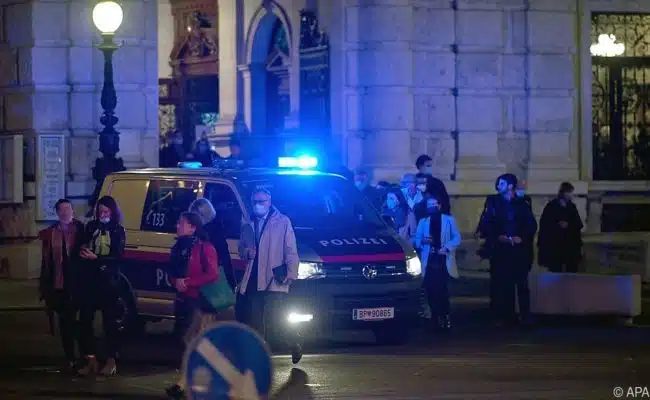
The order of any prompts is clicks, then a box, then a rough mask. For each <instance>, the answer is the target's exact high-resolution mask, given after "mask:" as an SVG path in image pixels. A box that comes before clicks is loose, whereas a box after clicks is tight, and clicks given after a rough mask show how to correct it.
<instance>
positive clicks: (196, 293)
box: [165, 212, 234, 399]
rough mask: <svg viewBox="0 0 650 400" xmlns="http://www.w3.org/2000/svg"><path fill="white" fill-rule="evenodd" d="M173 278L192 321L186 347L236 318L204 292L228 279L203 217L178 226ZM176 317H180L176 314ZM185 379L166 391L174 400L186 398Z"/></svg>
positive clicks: (185, 216)
mask: <svg viewBox="0 0 650 400" xmlns="http://www.w3.org/2000/svg"><path fill="white" fill-rule="evenodd" d="M169 261H170V262H169V271H168V273H169V277H170V280H171V282H172V284H173V285H174V288H175V289H176V299H175V303H176V304H177V305H179V304H182V306H180V307H179V308H177V309H176V311H177V312H178V311H179V309H180V310H182V311H183V313H184V314H185V315H184V316H183V317H184V318H187V319H188V320H189V321H190V324H189V325H187V328H186V329H184V332H183V344H184V347H186V346H187V345H189V344H190V343H192V341H194V340H195V339H196V337H197V336H199V335H200V333H201V332H202V331H203V330H204V329H206V328H207V327H208V326H209V325H210V324H213V323H215V322H219V321H228V320H233V319H234V310H233V308H232V307H231V306H229V307H225V306H224V307H221V308H220V309H216V308H215V307H214V306H213V305H212V304H211V303H210V301H209V300H207V298H206V297H205V295H204V294H203V293H202V289H203V288H204V287H206V286H208V285H212V284H214V283H215V282H218V281H219V280H221V279H226V277H225V276H223V275H222V274H221V271H223V270H222V269H221V268H219V255H218V252H217V250H216V249H215V247H214V246H213V245H212V244H211V243H210V238H209V236H208V234H207V233H206V231H205V230H204V221H203V218H202V217H201V216H200V215H199V214H197V213H193V212H184V213H182V214H181V216H180V217H179V219H178V223H177V224H176V243H174V246H173V247H172V249H171V252H170V255H169ZM176 316H179V315H178V314H176ZM185 383H186V382H185V380H184V378H183V377H182V376H181V377H180V379H179V380H178V381H177V383H176V384H175V385H173V386H171V387H169V388H167V389H166V390H165V392H166V393H167V396H169V397H170V398H172V399H184V398H186V397H185Z"/></svg>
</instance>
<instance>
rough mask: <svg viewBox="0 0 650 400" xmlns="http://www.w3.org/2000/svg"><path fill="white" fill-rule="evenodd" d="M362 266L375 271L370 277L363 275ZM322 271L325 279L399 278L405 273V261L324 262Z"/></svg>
mask: <svg viewBox="0 0 650 400" xmlns="http://www.w3.org/2000/svg"><path fill="white" fill-rule="evenodd" d="M364 267H368V268H367V269H371V270H374V271H376V275H375V276H374V278H372V279H368V278H366V277H365V276H364V273H363V270H364ZM323 272H324V274H325V278H326V279H346V280H360V281H367V282H372V281H376V280H382V281H387V280H391V279H397V280H399V279H400V277H402V276H404V275H405V274H406V263H405V262H404V261H397V262H386V263H331V264H329V263H325V264H323Z"/></svg>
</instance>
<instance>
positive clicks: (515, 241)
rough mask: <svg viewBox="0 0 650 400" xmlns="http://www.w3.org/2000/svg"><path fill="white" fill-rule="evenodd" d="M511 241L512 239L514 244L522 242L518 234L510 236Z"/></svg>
mask: <svg viewBox="0 0 650 400" xmlns="http://www.w3.org/2000/svg"><path fill="white" fill-rule="evenodd" d="M512 241H513V242H514V243H515V244H521V242H523V240H522V239H521V238H520V237H519V236H513V237H512Z"/></svg>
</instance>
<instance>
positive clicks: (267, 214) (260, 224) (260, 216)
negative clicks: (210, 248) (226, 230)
mask: <svg viewBox="0 0 650 400" xmlns="http://www.w3.org/2000/svg"><path fill="white" fill-rule="evenodd" d="M251 202H252V208H253V212H252V218H251V220H249V221H246V222H245V223H244V224H243V227H242V232H241V239H240V242H239V253H240V257H241V258H242V260H246V261H247V262H248V265H247V266H246V271H245V272H244V277H243V278H242V281H241V284H240V286H239V290H238V293H237V306H236V313H237V320H238V321H239V322H242V323H245V324H247V325H249V326H250V327H252V328H253V329H255V330H257V331H258V332H259V333H260V334H261V335H262V336H263V337H265V338H267V339H268V338H271V339H284V340H288V339H289V338H288V337H286V335H289V333H288V332H286V331H281V330H280V329H278V327H280V326H285V319H286V315H284V313H285V311H286V310H285V309H284V308H285V307H284V304H286V297H287V294H288V293H289V288H290V286H291V282H292V281H293V280H295V279H296V278H297V277H298V264H299V263H300V261H299V258H298V248H297V246H296V236H295V234H294V231H293V226H292V224H291V220H290V219H289V217H287V216H286V215H284V214H282V213H280V211H278V210H277V209H276V208H275V207H273V205H272V204H271V193H270V192H269V191H268V190H266V189H264V188H257V189H255V190H254V191H253V194H252V197H251ZM283 336H284V337H283ZM293 339H295V340H293V343H291V347H292V354H291V355H292V360H293V362H294V364H295V363H297V362H298V361H300V359H301V358H302V348H301V346H300V344H299V342H298V339H297V338H293Z"/></svg>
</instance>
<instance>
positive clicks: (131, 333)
mask: <svg viewBox="0 0 650 400" xmlns="http://www.w3.org/2000/svg"><path fill="white" fill-rule="evenodd" d="M117 310H118V311H117V327H118V330H119V331H120V334H121V335H122V336H124V337H140V336H142V335H144V333H145V330H146V322H145V320H144V319H142V318H140V316H139V315H138V310H137V308H136V306H135V298H134V296H133V293H132V292H131V289H130V288H129V285H128V284H127V283H126V282H125V281H124V280H123V279H120V284H119V287H118V298H117Z"/></svg>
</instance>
